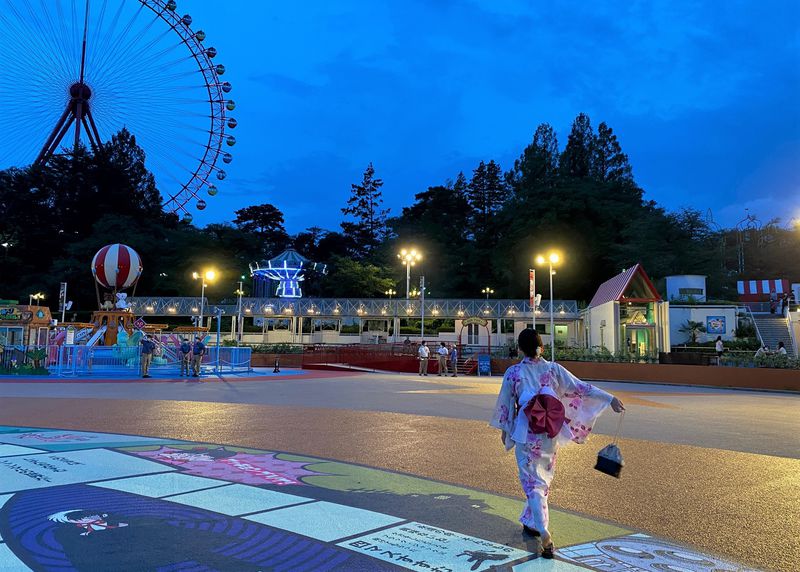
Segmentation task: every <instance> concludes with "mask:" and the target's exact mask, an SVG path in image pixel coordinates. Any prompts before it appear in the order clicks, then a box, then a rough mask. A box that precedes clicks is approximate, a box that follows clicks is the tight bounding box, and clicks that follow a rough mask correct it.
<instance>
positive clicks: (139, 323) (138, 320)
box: [133, 318, 147, 330]
mask: <svg viewBox="0 0 800 572" xmlns="http://www.w3.org/2000/svg"><path fill="white" fill-rule="evenodd" d="M146 325H147V322H145V321H144V320H143V319H141V318H136V320H135V321H134V322H133V327H134V328H136V329H137V330H141V329H144V327H145V326H146Z"/></svg>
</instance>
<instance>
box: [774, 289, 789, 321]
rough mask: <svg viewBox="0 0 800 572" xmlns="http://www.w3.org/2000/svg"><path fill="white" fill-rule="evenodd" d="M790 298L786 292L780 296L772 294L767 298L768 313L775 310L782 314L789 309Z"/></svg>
mask: <svg viewBox="0 0 800 572" xmlns="http://www.w3.org/2000/svg"><path fill="white" fill-rule="evenodd" d="M790 302H791V300H790V297H789V294H788V293H784V294H782V295H780V296H778V295H777V294H772V295H771V296H770V300H769V313H770V314H775V313H776V312H777V313H778V314H780V315H781V316H783V315H784V314H785V313H786V312H787V311H788V310H789V304H790Z"/></svg>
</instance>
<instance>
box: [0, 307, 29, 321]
mask: <svg viewBox="0 0 800 572" xmlns="http://www.w3.org/2000/svg"><path fill="white" fill-rule="evenodd" d="M32 318H33V313H32V312H28V311H24V310H20V309H19V308H18V307H16V306H6V307H3V308H0V321H5V322H23V323H24V322H30V321H31V319H32Z"/></svg>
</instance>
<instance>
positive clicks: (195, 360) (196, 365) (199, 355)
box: [192, 336, 206, 377]
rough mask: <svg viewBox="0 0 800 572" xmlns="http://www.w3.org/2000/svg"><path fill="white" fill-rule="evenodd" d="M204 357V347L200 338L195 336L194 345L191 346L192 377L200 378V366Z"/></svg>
mask: <svg viewBox="0 0 800 572" xmlns="http://www.w3.org/2000/svg"><path fill="white" fill-rule="evenodd" d="M204 355H206V345H205V344H204V343H203V341H202V340H201V339H200V336H195V337H194V345H192V377H200V366H201V365H202V363H203V356H204Z"/></svg>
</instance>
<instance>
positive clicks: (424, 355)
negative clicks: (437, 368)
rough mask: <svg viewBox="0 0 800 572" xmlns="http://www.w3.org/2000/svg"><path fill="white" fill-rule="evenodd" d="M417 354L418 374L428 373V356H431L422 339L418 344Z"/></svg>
mask: <svg viewBox="0 0 800 572" xmlns="http://www.w3.org/2000/svg"><path fill="white" fill-rule="evenodd" d="M417 356H418V357H419V374H420V375H428V358H429V357H430V356H431V350H430V348H429V347H428V343H427V342H426V341H425V340H422V343H421V344H420V345H419V349H418V350H417Z"/></svg>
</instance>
